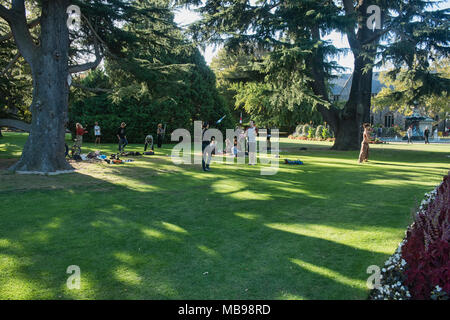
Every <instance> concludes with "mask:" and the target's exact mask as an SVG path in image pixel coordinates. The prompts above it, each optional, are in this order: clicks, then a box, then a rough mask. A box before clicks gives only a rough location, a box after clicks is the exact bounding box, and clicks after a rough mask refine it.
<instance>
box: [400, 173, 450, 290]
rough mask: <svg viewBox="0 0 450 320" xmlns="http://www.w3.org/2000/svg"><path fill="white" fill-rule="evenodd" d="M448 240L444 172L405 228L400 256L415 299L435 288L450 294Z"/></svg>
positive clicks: (449, 204) (449, 201)
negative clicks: (406, 229)
mask: <svg viewBox="0 0 450 320" xmlns="http://www.w3.org/2000/svg"><path fill="white" fill-rule="evenodd" d="M433 197H434V199H433ZM449 241H450V176H449V175H447V176H446V177H445V178H444V182H443V183H442V184H441V185H440V186H439V187H438V188H437V189H436V190H435V191H434V194H431V195H430V196H429V198H428V199H426V200H424V201H423V202H422V205H421V207H420V208H419V212H418V213H417V215H416V216H415V219H414V223H413V225H412V226H411V227H410V228H409V229H408V231H407V236H406V243H405V246H404V249H403V250H402V257H403V259H404V260H405V261H406V263H407V266H408V267H407V269H406V271H405V275H406V280H405V284H406V285H407V286H408V287H409V290H410V292H411V294H412V297H413V298H414V299H429V298H430V297H431V296H432V295H433V294H434V296H437V294H436V292H434V293H433V290H435V288H438V289H437V291H440V292H441V293H443V294H444V295H445V296H447V297H448V296H449V295H450V245H449ZM439 289H441V290H439ZM442 290H443V292H442ZM435 291H436V290H435Z"/></svg>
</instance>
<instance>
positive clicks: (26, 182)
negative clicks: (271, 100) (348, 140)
mask: <svg viewBox="0 0 450 320" xmlns="http://www.w3.org/2000/svg"><path fill="white" fill-rule="evenodd" d="M25 140H26V135H23V134H12V133H6V134H5V137H4V138H1V139H0V181H1V183H0V203H1V210H0V299H366V297H367V294H368V290H367V288H366V279H367V277H368V274H367V273H366V270H367V267H368V266H370V265H379V266H381V265H382V264H383V263H384V261H385V260H386V259H387V258H388V256H389V255H391V254H392V253H393V251H394V250H395V249H396V247H397V245H398V243H399V242H400V241H401V240H402V238H403V236H404V233H405V230H406V227H407V226H408V225H409V224H410V223H411V221H412V219H411V209H412V208H413V207H414V206H415V205H416V203H417V201H420V200H421V199H422V197H423V194H424V193H425V192H427V191H430V190H431V189H432V188H433V187H434V186H435V185H436V184H437V183H439V182H440V181H441V179H442V177H443V176H444V175H445V174H446V173H447V172H448V170H449V169H450V165H449V164H450V158H449V157H448V156H449V155H450V146H449V145H429V146H425V145H423V144H420V145H419V144H414V145H405V144H389V145H383V146H375V147H372V149H371V154H370V160H371V161H370V162H369V163H368V164H364V165H358V164H357V161H356V160H357V156H358V153H357V152H336V151H330V150H329V149H328V148H329V146H330V144H328V143H305V142H299V141H292V140H287V139H281V143H280V149H281V151H282V152H281V154H280V156H281V158H280V168H279V172H278V174H276V175H274V176H261V175H260V168H259V166H254V167H250V166H246V165H230V164H215V163H213V164H212V170H213V171H212V172H210V173H203V172H202V171H201V166H199V165H181V166H176V165H174V164H173V163H172V161H171V160H170V157H168V156H167V155H168V154H169V153H170V148H169V147H168V148H163V149H160V150H157V154H156V155H155V156H151V157H145V158H143V157H141V158H136V161H135V162H133V163H129V164H125V165H107V164H106V163H105V164H77V165H76V167H77V169H78V170H77V172H76V173H73V174H67V175H62V176H21V175H14V174H11V173H9V172H8V171H6V170H4V169H5V168H6V167H7V166H8V165H10V164H11V163H13V162H14V161H15V160H11V159H17V158H18V157H19V156H20V152H21V148H22V146H23V144H24V143H25ZM300 147H307V148H308V150H307V151H300V150H299V148H300ZM100 149H101V150H103V151H105V152H106V153H112V152H114V151H115V150H116V146H115V145H103V146H102V147H101V148H100ZM142 149H143V146H141V145H131V146H130V147H129V148H128V150H129V151H131V150H134V151H142ZM89 150H95V148H94V146H93V145H92V144H85V145H84V148H83V151H89ZM285 158H289V159H292V160H295V159H301V160H302V161H304V162H305V165H304V166H286V165H284V164H282V162H283V159H285ZM70 265H78V266H79V267H80V268H81V289H80V290H69V289H68V288H67V286H66V280H67V278H68V277H69V274H67V273H66V269H67V267H68V266H70Z"/></svg>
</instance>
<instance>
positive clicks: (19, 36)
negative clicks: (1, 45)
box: [0, 0, 37, 66]
mask: <svg viewBox="0 0 450 320" xmlns="http://www.w3.org/2000/svg"><path fill="white" fill-rule="evenodd" d="M5 9H6V8H5V7H3V6H1V5H0V12H1V13H2V14H3V15H2V17H3V16H4V17H6V21H7V22H8V24H9V27H10V28H11V31H12V34H13V36H14V41H15V42H16V45H17V48H18V49H19V52H20V53H21V54H22V56H23V57H24V59H25V60H26V61H27V62H28V63H29V64H30V66H32V64H33V57H34V52H35V50H36V48H37V46H36V45H35V43H34V41H33V38H32V37H31V34H30V30H28V23H27V18H26V15H25V3H24V1H23V0H13V2H12V7H11V9H10V10H7V9H6V12H5Z"/></svg>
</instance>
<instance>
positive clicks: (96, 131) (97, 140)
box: [94, 122, 102, 145]
mask: <svg viewBox="0 0 450 320" xmlns="http://www.w3.org/2000/svg"><path fill="white" fill-rule="evenodd" d="M94 135H95V144H96V145H97V144H100V142H101V141H100V140H101V137H102V132H101V129H100V126H99V125H98V122H95V126H94Z"/></svg>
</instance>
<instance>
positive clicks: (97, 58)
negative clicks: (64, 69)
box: [69, 38, 103, 73]
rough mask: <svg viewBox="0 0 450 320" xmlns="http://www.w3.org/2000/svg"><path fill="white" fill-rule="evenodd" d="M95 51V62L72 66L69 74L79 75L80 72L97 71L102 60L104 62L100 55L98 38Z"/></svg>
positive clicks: (95, 41) (95, 42)
mask: <svg viewBox="0 0 450 320" xmlns="http://www.w3.org/2000/svg"><path fill="white" fill-rule="evenodd" d="M94 50H95V61H93V62H88V63H85V64H80V65H75V66H70V67H69V73H78V72H83V71H87V70H91V69H95V68H96V67H97V66H98V65H99V64H100V62H102V60H103V57H102V55H101V54H100V47H99V45H98V41H97V38H95V39H94Z"/></svg>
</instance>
